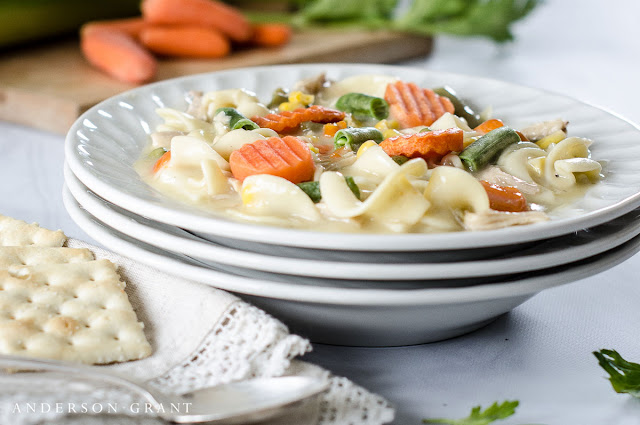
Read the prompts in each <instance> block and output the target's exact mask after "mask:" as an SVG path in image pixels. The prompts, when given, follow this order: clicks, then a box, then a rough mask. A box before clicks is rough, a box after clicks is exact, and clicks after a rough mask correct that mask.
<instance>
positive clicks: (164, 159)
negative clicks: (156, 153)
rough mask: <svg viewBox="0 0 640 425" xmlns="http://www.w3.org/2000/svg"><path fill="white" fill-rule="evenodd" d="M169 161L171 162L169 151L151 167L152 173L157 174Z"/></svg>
mask: <svg viewBox="0 0 640 425" xmlns="http://www.w3.org/2000/svg"><path fill="white" fill-rule="evenodd" d="M169 161H171V151H166V152H165V153H164V154H162V156H161V157H160V158H158V160H157V161H156V163H155V164H154V165H153V172H154V173H157V172H158V171H160V170H161V169H162V168H164V167H166V166H167V164H168V163H169Z"/></svg>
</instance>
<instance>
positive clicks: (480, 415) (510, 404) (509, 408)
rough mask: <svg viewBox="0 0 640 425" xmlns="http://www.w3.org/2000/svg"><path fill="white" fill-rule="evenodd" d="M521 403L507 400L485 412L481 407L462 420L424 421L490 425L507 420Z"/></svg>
mask: <svg viewBox="0 0 640 425" xmlns="http://www.w3.org/2000/svg"><path fill="white" fill-rule="evenodd" d="M518 404H520V402H519V401H517V400H513V401H509V400H506V401H504V402H502V403H501V404H498V402H497V401H496V402H495V403H493V404H492V405H491V406H489V407H487V408H486V409H485V410H481V407H480V406H476V407H474V408H472V409H471V414H470V415H469V416H468V417H466V418H462V419H424V420H423V421H422V422H423V423H425V424H445V425H488V424H490V423H492V422H494V421H497V420H500V419H506V418H508V417H509V416H511V415H513V414H514V413H515V412H516V407H518Z"/></svg>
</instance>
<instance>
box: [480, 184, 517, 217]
mask: <svg viewBox="0 0 640 425" xmlns="http://www.w3.org/2000/svg"><path fill="white" fill-rule="evenodd" d="M480 183H482V186H484V190H485V191H486V192H487V195H488V196H489V207H491V209H494V210H497V211H507V212H522V211H527V210H528V209H529V207H528V206H527V200H526V199H525V197H524V195H523V194H522V192H520V191H519V190H518V189H516V188H515V187H511V186H500V185H497V184H493V183H489V182H488V181H486V180H481V181H480Z"/></svg>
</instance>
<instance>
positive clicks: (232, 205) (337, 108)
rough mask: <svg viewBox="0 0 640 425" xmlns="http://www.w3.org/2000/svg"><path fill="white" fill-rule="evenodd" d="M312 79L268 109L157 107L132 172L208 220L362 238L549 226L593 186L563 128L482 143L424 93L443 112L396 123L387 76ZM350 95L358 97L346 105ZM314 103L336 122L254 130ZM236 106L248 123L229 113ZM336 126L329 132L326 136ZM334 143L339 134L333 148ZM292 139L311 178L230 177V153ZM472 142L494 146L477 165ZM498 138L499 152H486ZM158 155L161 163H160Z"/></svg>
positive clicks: (195, 98)
mask: <svg viewBox="0 0 640 425" xmlns="http://www.w3.org/2000/svg"><path fill="white" fill-rule="evenodd" d="M314 83H321V84H316V86H317V87H316V88H315V89H313V90H308V91H305V89H304V87H305V85H304V84H298V85H297V86H295V87H294V88H292V89H290V90H288V92H284V93H280V99H278V101H276V102H272V104H271V105H269V107H267V106H265V104H267V103H268V99H258V98H256V97H255V96H254V95H253V94H251V93H248V92H246V91H244V90H240V89H238V90H225V91H221V92H213V93H205V94H195V95H194V94H192V95H191V99H192V102H191V104H190V106H189V109H188V110H187V111H178V110H174V109H170V108H164V109H162V110H161V111H159V114H160V116H161V117H162V118H163V119H164V123H163V124H161V125H160V126H158V128H157V131H156V133H154V134H152V136H151V137H150V142H149V145H148V147H147V149H146V150H145V151H144V152H143V153H142V155H141V157H140V159H139V160H138V162H137V163H136V170H137V172H138V173H139V174H140V176H141V178H142V179H143V180H144V181H145V182H147V183H148V184H149V185H150V186H152V187H153V188H155V189H156V190H158V191H159V192H161V193H162V194H164V195H166V196H168V197H170V198H173V199H175V200H177V201H178V202H182V203H186V204H188V205H190V206H191V207H193V208H196V209H199V210H202V211H206V212H210V213H211V214H213V215H217V216H221V217H225V218H229V219H232V220H237V221H244V222H249V223H258V224H265V225H271V226H281V227H288V228H301V229H310V230H315V231H333V232H366V233H390V232H393V233H433V232H448V231H462V230H486V229H493V228H500V227H508V226H512V225H525V224H533V223H537V222H540V221H545V220H548V219H550V218H551V217H553V215H554V211H559V210H560V209H562V208H563V207H564V206H566V205H569V204H570V203H571V202H573V201H575V200H576V199H577V198H580V197H581V196H583V195H584V192H585V191H586V190H587V189H588V188H589V187H591V186H592V185H593V184H595V183H597V181H598V180H599V179H600V178H601V166H600V164H599V163H598V162H597V161H594V160H592V159H591V158H590V152H589V149H588V148H589V145H590V143H591V141H589V140H587V139H583V138H580V137H569V136H568V135H567V134H566V133H565V132H564V131H563V130H564V128H562V127H564V125H565V124H566V123H565V124H562V121H561V120H557V121H555V122H548V123H542V124H539V125H537V126H536V127H531V128H528V129H521V130H522V132H528V133H529V134H532V135H535V138H536V139H540V140H530V141H528V140H525V141H523V140H521V139H526V137H525V136H524V135H523V133H522V132H516V131H514V130H512V129H509V128H508V127H507V126H506V125H504V126H502V127H496V130H494V131H490V132H487V133H486V134H484V133H483V131H482V129H483V127H482V126H486V125H488V124H486V123H485V124H486V125H485V124H482V126H480V127H477V126H474V128H472V127H471V126H469V123H468V122H467V121H466V120H465V119H464V118H461V117H459V116H457V115H455V114H456V113H457V112H458V111H457V110H455V107H454V106H453V103H452V102H450V101H446V99H444V97H445V96H438V95H435V96H436V97H435V98H434V95H433V94H432V93H433V92H430V91H424V93H427V94H425V95H424V96H428V97H429V98H430V99H432V101H433V99H436V100H435V101H434V102H436V101H437V102H440V103H441V105H442V106H441V107H440V106H438V107H436V106H432V108H434V109H433V110H434V111H435V112H433V113H432V115H433V116H434V119H433V120H431V121H430V122H429V121H425V123H424V124H419V125H414V124H415V123H416V121H415V120H413V118H412V116H411V115H410V114H409V113H408V112H407V113H406V114H405V112H406V111H405V110H403V109H402V108H403V107H404V106H402V105H398V103H397V102H396V101H395V100H394V98H393V93H392V91H390V90H391V89H389V87H388V86H390V85H393V86H394V87H396V86H397V87H400V88H402V87H404V86H403V85H402V84H406V83H404V82H400V81H399V80H397V79H396V78H394V77H390V76H360V77H351V78H349V79H346V80H343V81H340V82H335V83H330V82H324V81H316V82H314ZM307 85H308V84H307ZM300 87H302V89H300V90H296V88H300ZM274 89H275V88H274ZM314 90H315V91H314ZM422 90H424V88H420V93H423V92H422ZM352 93H357V94H361V95H367V96H368V97H367V96H364V97H363V96H359V97H358V96H351V98H350V97H349V95H350V94H352ZM390 93H391V94H390ZM345 95H346V96H345ZM417 96H422V94H419V95H417ZM344 98H347V100H350V101H352V100H353V99H355V100H357V101H362V100H363V99H364V100H366V101H367V102H371V103H367V105H379V104H381V102H382V103H383V104H386V108H387V111H386V114H385V111H384V108H382V110H381V112H380V114H379V116H376V114H378V111H374V106H370V111H372V112H367V111H365V112H366V113H370V114H371V116H370V117H367V116H365V115H363V112H362V111H361V110H360V109H358V108H359V107H360V106H357V105H361V104H360V103H359V104H355V103H352V104H346V106H345V103H344V102H342V100H341V99H344ZM372 98H375V99H378V100H371V99H372ZM396 100H397V99H396ZM216 102H217V103H216ZM345 102H346V101H345ZM313 105H320V107H324V108H326V110H323V112H322V113H323V114H325V115H326V114H333V115H336V116H338V114H339V119H337V118H335V117H334V118H331V120H329V121H328V122H327V119H326V118H324V117H323V118H322V119H316V120H317V121H323V120H324V121H325V122H320V123H316V122H310V121H305V122H302V123H301V124H299V125H295V126H293V127H291V128H287V129H286V130H284V131H276V130H274V129H273V128H271V129H270V128H268V125H269V124H268V123H267V124H264V122H266V121H268V120H267V118H269V117H272V115H269V114H278V115H277V116H275V117H276V120H277V119H280V118H279V116H280V115H286V114H287V113H288V112H287V111H291V110H304V111H311V108H312V107H313ZM353 105H356V106H353ZM383 106H384V105H383ZM219 108H227V110H225V111H223V112H220V111H222V110H221V109H219ZM230 108H233V109H232V110H230ZM447 108H449V109H447ZM436 109H437V110H438V111H439V112H441V113H440V114H439V116H435V115H437V114H436V112H438V111H436ZM229 110H230V112H229ZM241 110H242V111H245V112H247V111H249V112H250V113H251V114H256V115H251V116H240V115H234V114H237V112H238V111H241ZM327 110H330V111H331V112H327ZM383 115H384V116H383ZM265 116H266V117H267V118H260V117H265ZM238 117H241V118H243V119H244V118H248V119H250V120H253V121H255V122H256V123H258V124H260V126H261V128H250V127H257V126H256V125H255V124H254V123H253V122H250V123H249V124H250V125H248V127H247V128H246V129H245V128H238V129H235V130H234V129H232V128H231V127H232V126H233V125H234V122H235V121H237V120H238V119H239V118H238ZM498 118H499V117H498ZM421 119H422V118H421ZM234 120H235V121H234ZM247 121H248V120H247ZM238 122H240V121H238ZM242 122H244V121H242ZM427 122H428V124H427ZM358 130H359V131H360V133H359V132H358ZM334 131H335V132H336V134H337V136H336V135H332V134H331V133H332V132H334ZM364 131H366V132H367V133H366V134H365V133H363V132H364ZM445 133H446V134H445ZM341 134H342V135H344V134H347V135H348V137H351V139H350V140H349V141H347V142H346V144H344V143H342V141H343V140H341V139H340V137H338V136H340V135H341ZM363 134H364V135H363ZM515 134H517V136H515ZM290 136H291V137H292V138H295V142H291V143H294V147H296V149H298V148H300V147H301V146H302V148H300V149H306V150H308V154H310V158H311V161H312V167H311V168H312V169H311V170H310V171H309V172H310V173H311V174H309V175H307V176H306V177H305V178H304V180H301V181H297V180H296V178H297V177H295V178H285V177H283V176H278V175H277V174H276V175H271V174H269V173H261V172H256V173H253V174H251V173H249V175H244V174H243V175H242V176H241V177H240V174H238V175H236V173H239V171H238V169H239V168H238V167H237V166H236V164H237V160H236V159H234V156H235V155H238V154H236V153H235V152H244V150H246V149H247V146H248V145H255V146H258V145H260V146H267V145H269V146H271V145H270V144H273V143H276V142H274V139H273V138H278V139H279V140H280V141H281V140H284V139H286V138H287V137H290ZM368 137H370V139H369V138H368ZM508 137H511V138H513V137H517V141H513V140H507V138H508ZM339 139H340V140H339ZM287 140H290V139H287ZM414 141H415V142H414ZM278 143H280V145H281V144H282V143H281V142H278ZM287 143H289V142H287ZM414 143H415V146H418V148H416V149H419V150H420V152H418V153H415V152H413V151H411V150H410V149H409V148H407V146H410V147H411V149H413V148H414ZM483 143H484V144H486V146H488V147H487V149H493V150H495V151H496V153H495V154H492V155H493V157H492V158H490V159H489V160H487V155H488V154H486V152H485V151H484V150H483V149H480V147H482V146H484V145H483ZM500 143H502V144H504V145H505V146H504V147H502V146H500V147H499V150H496V149H497V147H496V146H497V145H498V144H500ZM280 145H278V146H280ZM445 145H446V146H445ZM274 146H276V145H274ZM474 148H477V149H476V152H474V151H473V149H474ZM261 149H262V148H261ZM407 149H409V150H407ZM165 151H170V154H168V155H167V154H165V155H164V156H163V157H162V158H163V159H159V158H160V156H161V155H162V154H163V153H164V152H165ZM278 152H279V151H276V154H278V155H279V154H280V153H278ZM283 152H284V153H283V155H284V154H287V152H286V151H283ZM305 152H306V151H305ZM409 152H411V153H409ZM478 152H479V153H478ZM398 153H400V154H398ZM305 155H306V154H305ZM303 156H304V155H303ZM167 158H170V159H168V160H166V161H165V159H167ZM230 158H231V164H230V162H229V161H230ZM236 158H237V156H236ZM234 161H236V162H234ZM475 161H478V163H480V162H482V164H481V165H477V164H476V163H475ZM267 162H268V161H267ZM285 162H286V161H285ZM269 165H272V164H271V163H269ZM307 165H308V164H307ZM289 166H290V164H289V163H286V164H285V165H284V166H283V168H285V169H286V168H287V167H289ZM234 167H235V169H234ZM267 168H268V167H267ZM476 168H477V169H476ZM285 171H286V172H288V170H285ZM277 172H279V171H276V172H275V173H277ZM243 173H244V169H243ZM309 176H312V177H310V178H309ZM481 181H483V183H481ZM317 196H321V199H320V200H319V201H318V199H316V198H315V197H317ZM501 202H502V203H501Z"/></svg>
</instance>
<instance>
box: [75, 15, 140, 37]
mask: <svg viewBox="0 0 640 425" xmlns="http://www.w3.org/2000/svg"><path fill="white" fill-rule="evenodd" d="M145 25H146V22H145V21H144V20H143V19H142V18H141V17H136V18H124V19H109V20H104V21H90V22H87V23H86V24H84V25H83V26H82V29H81V32H83V33H84V32H86V31H93V30H94V29H96V28H97V29H109V30H116V31H120V32H123V33H125V34H127V35H129V36H131V37H133V38H135V39H138V38H139V37H140V32H141V31H142V29H143V28H144V26H145Z"/></svg>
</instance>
